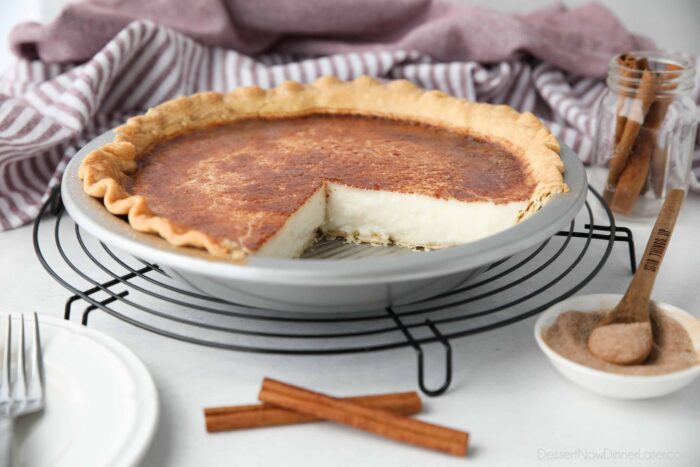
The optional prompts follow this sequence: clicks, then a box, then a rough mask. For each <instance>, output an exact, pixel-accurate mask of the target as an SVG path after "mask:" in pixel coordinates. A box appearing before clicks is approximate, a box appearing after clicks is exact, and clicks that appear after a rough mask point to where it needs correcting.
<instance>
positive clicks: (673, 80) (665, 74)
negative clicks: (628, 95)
mask: <svg viewBox="0 0 700 467" xmlns="http://www.w3.org/2000/svg"><path fill="white" fill-rule="evenodd" d="M625 55H630V56H633V57H635V58H645V59H647V60H648V61H649V62H650V63H654V64H662V65H675V66H677V67H679V69H677V70H673V69H672V70H668V69H653V68H652V69H651V71H653V72H654V74H655V75H656V76H657V77H659V78H660V79H662V80H663V81H664V82H665V83H666V84H667V85H668V86H666V87H665V89H664V90H662V91H660V92H661V93H663V94H669V93H678V92H685V91H690V90H692V89H693V87H694V84H695V83H694V79H695V61H694V59H693V58H692V57H691V56H690V55H689V54H686V53H682V52H667V51H662V50H637V51H631V52H625V53H621V54H618V55H615V56H613V57H612V58H611V59H610V62H609V63H608V85H610V86H614V87H622V88H630V89H634V88H637V87H638V86H639V84H640V83H641V80H642V76H643V74H644V71H643V70H639V69H637V68H633V67H629V66H626V65H624V64H623V63H622V61H621V60H620V58H621V57H623V56H625Z"/></svg>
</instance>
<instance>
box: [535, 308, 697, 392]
mask: <svg viewBox="0 0 700 467" xmlns="http://www.w3.org/2000/svg"><path fill="white" fill-rule="evenodd" d="M621 299H622V295H618V294H597V295H581V296H577V297H571V298H569V299H567V300H564V301H562V302H559V303H557V304H556V305H554V306H552V307H551V308H549V309H548V310H547V311H545V312H544V313H542V315H541V316H540V317H539V319H538V320H537V323H536V324H535V339H536V340H537V344H538V345H539V347H540V348H541V349H542V351H543V352H544V353H545V355H546V356H547V357H548V359H549V360H550V362H551V363H552V364H553V365H554V367H555V368H556V369H557V370H559V372H560V373H561V374H562V375H563V376H564V377H566V378H567V379H569V380H570V381H572V382H574V383H576V384H578V385H579V386H581V387H584V388H586V389H588V390H591V391H593V392H596V393H598V394H601V395H604V396H608V397H613V398H618V399H647V398H652V397H659V396H663V395H666V394H670V393H672V392H675V391H677V390H679V389H681V388H682V387H684V386H686V385H687V384H689V383H690V382H692V381H693V380H695V379H696V378H697V377H698V376H700V319H698V318H697V317H695V316H693V315H691V314H689V313H687V312H685V311H683V310H681V309H679V308H676V307H674V306H671V305H667V304H664V303H658V302H656V303H654V308H655V310H656V311H655V313H654V314H655V315H656V321H657V324H656V331H657V332H660V334H659V335H658V338H659V339H658V342H657V345H656V349H655V353H653V354H652V357H651V358H650V359H649V360H648V361H647V362H645V363H644V364H642V365H636V366H635V367H634V368H633V367H622V366H617V365H610V364H607V363H604V362H598V361H596V359H595V357H594V356H592V354H591V355H589V354H588V351H587V348H586V347H585V345H584V343H585V341H587V336H584V335H583V334H585V333H586V329H588V331H590V330H591V329H589V328H591V323H593V322H595V321H596V319H598V318H599V316H600V313H601V312H605V311H607V310H610V309H612V308H614V307H615V305H617V303H619V301H620V300H621ZM571 311H575V312H578V313H567V312H571ZM565 313H566V314H565ZM588 313H590V314H591V316H590V319H586V318H588V317H587V316H585V315H584V314H588ZM560 315H564V316H563V319H560V320H557V318H559V316H560ZM555 325H556V326H555ZM553 326H555V327H553ZM572 331H573V332H572ZM686 335H687V336H686ZM664 339H665V341H664ZM656 340H657V336H655V341H656Z"/></svg>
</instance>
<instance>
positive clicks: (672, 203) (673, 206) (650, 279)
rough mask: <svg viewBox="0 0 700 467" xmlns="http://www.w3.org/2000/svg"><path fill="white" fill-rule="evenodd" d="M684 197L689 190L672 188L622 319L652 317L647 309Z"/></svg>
mask: <svg viewBox="0 0 700 467" xmlns="http://www.w3.org/2000/svg"><path fill="white" fill-rule="evenodd" d="M684 196H685V192H684V191H683V190H678V189H675V190H671V192H670V193H669V194H668V195H667V196H666V201H665V202H664V205H663V206H662V207H661V211H660V212H659V216H658V217H657V218H656V224H654V228H653V230H652V231H651V236H650V237H649V241H648V242H647V246H646V248H645V250H644V255H643V256H642V261H641V262H640V265H639V268H637V272H636V273H635V275H634V277H633V278H632V282H631V283H630V286H629V288H628V289H627V292H626V293H625V296H624V297H622V301H621V302H620V305H619V306H618V313H617V321H618V322H637V321H647V320H648V319H649V314H648V311H647V310H648V308H649V297H650V296H651V289H652V288H653V287H654V280H655V279H656V274H657V272H658V271H659V267H660V266H661V261H663V259H664V255H665V254H666V248H667V247H668V243H669V242H670V241H671V234H672V233H673V228H674V226H675V225H676V219H678V212H679V211H680V209H681V205H682V204H683V197H684ZM642 313H643V314H644V315H645V317H644V319H640V318H642Z"/></svg>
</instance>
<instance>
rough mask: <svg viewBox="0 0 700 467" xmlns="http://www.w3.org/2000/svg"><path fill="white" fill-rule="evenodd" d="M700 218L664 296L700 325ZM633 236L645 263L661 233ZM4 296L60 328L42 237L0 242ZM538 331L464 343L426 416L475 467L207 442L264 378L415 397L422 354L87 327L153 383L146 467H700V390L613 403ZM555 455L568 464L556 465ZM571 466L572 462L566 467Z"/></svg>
mask: <svg viewBox="0 0 700 467" xmlns="http://www.w3.org/2000/svg"><path fill="white" fill-rule="evenodd" d="M699 213H700V196H698V195H690V196H689V198H688V199H687V201H686V203H685V206H684V207H683V210H682V212H681V216H680V219H679V224H678V227H677V230H676V232H675V234H674V237H673V241H672V242H671V245H670V247H669V250H668V253H667V256H666V260H665V263H664V265H663V268H662V274H661V276H660V278H659V280H658V283H657V287H656V289H655V292H654V295H655V297H656V298H657V299H659V300H662V301H666V302H669V303H672V304H674V305H677V306H679V307H681V308H684V309H686V310H689V311H691V312H693V313H695V314H697V315H699V316H700V291H699V290H698V289H699V288H698V285H700V282H699V280H698V273H699V272H700V268H699V266H698V265H699V264H700V247H698V243H697V242H698V238H700V215H698V214H699ZM630 227H632V230H633V232H634V234H635V236H636V237H635V238H636V239H637V254H638V256H639V255H641V252H642V250H643V247H644V243H645V242H646V237H647V235H648V233H649V231H650V228H651V224H650V223H642V224H635V225H630ZM626 254H627V253H626V250H625V248H624V247H622V246H618V247H616V248H614V250H613V253H612V255H611V258H610V260H609V262H608V263H607V264H606V266H605V268H604V269H603V270H602V272H601V273H600V274H599V275H598V276H597V277H596V278H595V279H594V280H593V281H592V282H591V283H590V284H589V285H588V286H587V287H586V288H585V289H584V290H583V291H582V292H581V293H598V292H619V291H622V290H623V289H624V287H625V286H626V284H627V282H628V281H629V279H630V274H629V272H628V269H627V267H628V266H627V257H626ZM0 284H2V287H1V288H0V311H4V312H7V311H11V312H28V311H32V310H36V311H38V312H39V313H41V314H47V315H51V316H57V317H58V316H61V315H62V312H63V305H64V302H65V300H66V298H67V297H68V295H69V293H68V292H67V291H66V290H64V289H63V288H61V286H59V285H58V284H57V283H56V282H54V280H53V279H52V278H51V277H50V276H49V275H48V274H47V273H46V272H45V271H44V270H43V268H42V266H41V265H40V264H39V262H38V261H37V259H36V258H35V255H34V251H33V248H32V242H31V227H23V228H19V229H16V230H13V231H9V232H5V233H0ZM82 308H83V307H78V308H77V309H78V310H80V309H82ZM533 323H534V318H532V319H528V320H525V321H522V322H519V323H517V324H515V325H511V326H509V327H505V328H501V329H498V330H496V331H492V332H489V333H486V334H480V335H476V336H471V337H468V338H465V339H460V340H457V341H454V342H453V348H454V379H453V383H452V386H451V389H450V391H449V392H448V393H447V394H445V395H443V396H441V397H438V398H434V399H428V398H426V400H425V402H426V404H425V405H426V410H425V412H424V414H423V415H421V418H422V419H424V420H427V421H431V422H435V423H440V424H445V425H448V426H454V427H458V428H461V429H465V430H468V431H469V432H471V435H472V438H471V446H470V447H471V451H470V455H469V457H468V460H464V459H459V458H452V457H449V456H446V455H442V454H439V453H433V452H427V451H424V450H421V449H418V448H413V447H410V446H406V445H402V444H398V443H394V442H391V441H387V440H384V439H379V438H376V437H374V436H370V435H367V434H364V433H360V432H356V431H353V430H350V429H347V428H343V427H338V426H333V425H330V424H312V425H306V426H298V427H279V428H272V429H261V430H249V431H239V432H230V433H221V434H215V435H210V434H207V433H206V432H205V430H204V427H203V416H202V408H203V407H205V406H212V405H226V404H243V403H251V402H254V401H255V398H256V395H257V391H258V389H259V385H260V382H261V379H262V378H263V377H264V376H272V377H275V378H278V379H281V380H285V381H290V382H294V383H297V384H300V385H307V386H309V387H312V388H316V389H318V390H322V391H326V392H329V393H332V394H338V395H351V394H359V393H367V392H384V391H395V390H411V389H415V388H416V365H415V357H414V354H413V351H412V350H411V349H400V350H396V351H389V352H384V353H382V354H368V355H362V354H358V355H348V356H337V357H303V358H299V357H281V356H261V355H251V354H244V353H236V352H229V351H222V350H217V349H211V348H202V347H198V346H194V345H190V344H186V343H182V342H179V341H174V340H171V339H168V338H164V337H161V336H158V335H154V334H150V333H147V332H145V331H143V330H141V329H138V328H135V327H132V326H130V325H128V324H126V323H123V322H121V321H119V320H117V319H114V318H112V317H110V316H107V315H105V314H104V313H101V312H99V311H97V312H93V314H92V315H91V318H90V327H92V328H94V329H98V330H101V331H104V332H105V333H107V334H109V335H111V336H113V337H115V338H116V339H118V340H119V341H121V342H122V343H124V344H126V345H127V346H128V347H129V348H131V349H132V350H133V351H134V352H135V353H136V355H138V356H139V357H140V358H141V359H142V360H143V361H144V363H145V364H146V366H147V367H148V369H149V370H150V371H151V373H152V375H153V378H154V379H155V382H156V386H157V388H158V391H159V395H160V400H161V414H162V415H161V419H160V423H159V427H158V431H157V434H156V436H155V440H154V442H153V445H152V446H151V448H150V450H149V452H148V454H147V457H146V459H145V460H144V462H143V464H142V465H143V466H144V467H145V466H148V467H159V466H169V467H184V466H201V465H207V466H231V465H245V466H248V465H281V464H286V465H304V466H314V465H318V466H322V465H323V466H325V465H329V464H331V465H338V466H345V465H348V466H350V465H371V466H375V465H376V466H380V465H381V466H393V465H395V466H413V465H415V466H419V465H458V464H460V463H463V462H469V463H470V464H472V463H473V465H484V466H509V467H510V466H514V465H518V466H520V465H527V466H529V465H533V466H534V465H541V466H546V465H566V466H571V465H586V466H591V465H599V464H602V463H605V464H610V462H611V461H610V460H608V461H601V460H598V461H594V460H590V459H586V456H603V459H605V458H607V457H609V456H612V455H617V456H625V455H626V456H635V455H636V456H647V455H650V454H648V453H656V454H657V455H658V453H670V454H669V456H670V457H671V458H672V459H673V460H672V461H656V462H651V461H649V460H628V461H624V462H621V465H674V466H675V465H686V466H697V465H700V449H699V448H698V444H697V439H698V430H697V427H698V423H699V422H700V397H698V390H700V382H698V381H696V382H695V383H693V384H692V385H691V386H689V387H687V388H685V389H684V390H682V391H680V392H678V393H676V394H674V395H671V396H668V397H665V398H662V399H657V400H648V401H636V402H625V401H615V400H610V399H605V398H602V397H599V396H596V395H594V394H590V393H588V392H585V391H584V390H582V389H579V388H578V387H576V386H574V385H573V384H571V383H569V382H568V381H566V380H564V379H563V378H562V377H560V376H559V374H558V373H556V372H555V370H554V369H553V368H552V367H551V366H550V365H549V363H548V362H547V361H546V360H545V357H544V356H543V355H542V354H541V353H540V351H539V349H538V348H537V347H536V344H535V342H534V339H533V336H532V329H533ZM430 355H431V354H430V353H429V356H430ZM433 356H434V357H435V358H439V357H440V356H441V354H439V353H436V354H433ZM437 363H438V364H437V365H434V366H433V369H435V368H438V369H439V368H440V367H441V365H440V364H439V363H440V361H439V360H437ZM434 376H437V375H434ZM630 452H631V454H630ZM546 456H558V457H559V460H556V461H555V460H551V459H549V460H548V459H546V458H545V457H546ZM562 456H573V459H571V460H562V459H561V457H562ZM606 456H607V457H606ZM618 458H619V457H618ZM76 467H79V466H76Z"/></svg>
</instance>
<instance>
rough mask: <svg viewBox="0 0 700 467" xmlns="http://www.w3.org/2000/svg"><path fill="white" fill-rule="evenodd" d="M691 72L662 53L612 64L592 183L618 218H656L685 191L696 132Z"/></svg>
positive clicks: (682, 59) (633, 55) (688, 63)
mask: <svg viewBox="0 0 700 467" xmlns="http://www.w3.org/2000/svg"><path fill="white" fill-rule="evenodd" d="M694 77H695V66H694V63H693V61H692V59H690V58H689V57H686V56H684V55H681V54H673V53H667V52H630V53H627V54H621V55H618V56H616V57H613V59H612V60H611V61H610V65H609V70H608V79H607V85H608V89H607V91H606V93H605V94H604V95H603V97H602V100H601V102H600V105H599V107H598V111H597V119H596V124H597V127H596V140H595V149H594V159H593V162H594V163H595V164H598V165H603V166H605V167H607V170H605V171H600V172H599V173H600V178H599V180H597V181H596V180H592V182H593V183H594V185H597V187H598V188H601V189H602V192H603V196H604V198H605V200H606V201H607V202H608V204H609V206H610V208H611V209H612V211H613V212H615V214H616V215H617V216H624V217H631V218H647V217H653V216H655V215H656V214H657V213H658V211H659V209H660V208H661V205H662V204H663V201H664V198H665V197H666V193H668V191H669V190H671V189H673V188H681V189H683V190H686V191H687V189H688V185H689V182H690V170H691V163H692V158H693V150H694V145H695V132H696V128H697V121H696V118H697V117H696V107H695V104H694V102H693V99H692V97H691V93H692V90H693V84H694Z"/></svg>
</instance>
